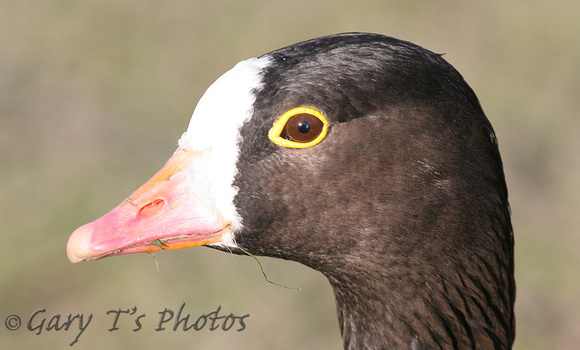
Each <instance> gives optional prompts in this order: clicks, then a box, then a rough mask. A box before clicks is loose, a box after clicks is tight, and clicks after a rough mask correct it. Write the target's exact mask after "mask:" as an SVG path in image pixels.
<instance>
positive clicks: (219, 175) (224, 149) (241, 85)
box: [178, 57, 272, 247]
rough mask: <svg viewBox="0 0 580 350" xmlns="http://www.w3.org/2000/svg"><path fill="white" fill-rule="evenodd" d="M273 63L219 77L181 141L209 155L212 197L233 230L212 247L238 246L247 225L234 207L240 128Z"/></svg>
mask: <svg viewBox="0 0 580 350" xmlns="http://www.w3.org/2000/svg"><path fill="white" fill-rule="evenodd" d="M271 62H272V61H271V59H270V58H269V57H262V58H251V59H248V60H245V61H241V62H239V63H238V64H236V65H235V66H234V67H233V68H232V69H231V70H229V71H227V72H226V73H224V74H223V75H222V76H221V77H219V78H218V79H217V80H216V81H215V82H214V83H213V84H212V85H211V86H210V87H209V88H208V89H207V90H206V92H205V93H204V94H203V96H202V97H201V99H200V100H199V102H198V104H197V106H196V107H195V110H194V111H193V115H192V116H191V120H190V122H189V126H188V128H187V131H186V132H185V133H183V135H182V136H181V138H180V139H179V142H178V146H179V147H180V148H184V149H189V150H193V151H203V152H204V153H205V152H208V154H209V156H208V157H207V158H206V159H207V160H208V161H207V163H206V164H205V165H204V167H203V168H204V170H205V174H204V175H205V176H207V178H208V179H209V180H210V185H209V189H208V190H209V195H210V197H211V199H212V200H213V201H214V207H215V208H216V210H217V211H218V212H219V213H220V214H221V215H222V216H223V218H224V219H225V220H226V221H228V222H230V223H231V225H232V227H233V229H232V230H230V231H229V232H227V233H226V234H224V235H223V236H222V241H221V242H218V243H214V244H212V245H217V246H223V247H236V246H237V245H236V243H235V234H236V232H237V231H239V230H240V229H241V228H242V225H243V223H242V218H241V217H240V215H239V213H238V211H237V210H236V207H235V205H234V198H235V196H236V194H237V193H238V188H236V187H235V186H234V178H235V176H236V174H237V171H238V170H237V160H238V155H239V151H240V150H239V144H240V142H241V138H242V136H241V134H240V129H241V127H242V126H243V125H244V123H245V122H246V121H247V120H249V119H250V118H251V117H252V115H253V113H254V109H253V105H254V102H255V100H256V95H255V92H256V91H257V90H258V89H259V88H260V87H261V86H262V85H263V80H262V77H263V72H264V69H265V68H266V67H268V66H269V65H270V64H271Z"/></svg>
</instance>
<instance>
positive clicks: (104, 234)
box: [67, 148, 230, 263]
mask: <svg viewBox="0 0 580 350" xmlns="http://www.w3.org/2000/svg"><path fill="white" fill-rule="evenodd" d="M206 153H207V152H197V151H192V150H187V149H183V148H178V149H177V151H176V152H175V153H174V154H173V156H172V157H171V158H170V159H169V160H168V161H167V163H166V164H165V166H164V167H163V168H162V169H161V170H159V172H158V173H157V174H155V175H154V176H153V177H152V178H151V179H150V180H149V181H147V183H145V184H144V185H143V186H141V188H139V189H138V190H137V191H135V193H133V194H132V195H131V196H130V197H129V198H127V199H126V200H124V201H123V202H122V203H121V204H119V205H118V206H117V207H116V208H114V209H113V210H111V211H110V212H109V213H107V214H106V215H104V216H103V217H101V218H99V219H97V220H95V221H93V222H91V223H88V224H86V225H84V226H82V227H80V228H78V229H77V230H76V231H74V232H73V234H72V235H71V236H70V238H69V240H68V245H67V255H68V258H69V260H70V261H71V262H73V263H76V262H79V261H84V260H96V259H101V258H104V257H107V256H113V255H122V254H130V253H141V252H155V251H160V250H163V249H180V248H186V247H193V246H199V245H205V244H208V243H216V242H219V241H221V239H222V235H223V234H224V233H226V232H228V231H229V230H230V223H229V222H226V220H224V218H223V217H222V215H221V214H220V213H219V212H218V211H217V210H216V208H215V207H214V206H213V205H212V203H213V201H212V198H210V195H209V193H210V191H209V188H210V179H208V177H207V176H205V175H204V174H205V172H204V170H205V168H206V164H207V158H208V155H207V154H206Z"/></svg>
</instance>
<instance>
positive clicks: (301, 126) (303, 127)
mask: <svg viewBox="0 0 580 350" xmlns="http://www.w3.org/2000/svg"><path fill="white" fill-rule="evenodd" d="M298 131H300V132H301V133H303V134H307V133H308V132H309V131H310V124H308V122H307V121H302V122H300V123H298Z"/></svg>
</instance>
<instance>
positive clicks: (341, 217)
mask: <svg viewBox="0 0 580 350" xmlns="http://www.w3.org/2000/svg"><path fill="white" fill-rule="evenodd" d="M200 245H206V246H208V247H211V248H215V249H219V250H224V251H228V252H233V253H238V254H243V253H242V250H241V249H243V250H246V251H248V252H251V253H252V254H255V255H264V256H271V257H278V258H282V259H288V260H294V261H297V262H300V263H302V264H304V265H307V266H309V267H311V268H313V269H316V270H318V271H320V272H322V273H323V274H324V275H325V276H326V277H327V278H328V280H329V281H330V283H331V285H332V287H333V290H334V293H335V297H336V302H337V309H338V317H339V324H340V326H341V331H342V335H343V340H344V345H345V348H351V349H362V348H412V349H423V348H424V349H431V348H473V349H492V348H493V349H508V348H510V347H511V344H512V343H513V340H514V332H515V331H514V322H515V321H514V314H513V303H514V298H515V282H514V278H513V234H512V228H511V223H510V214H509V205H508V200H507V189H506V185H505V180H504V174H503V170H502V162H501V158H500V155H499V151H498V145H497V140H496V137H495V134H494V131H493V129H492V126H491V124H490V123H489V121H488V119H487V118H486V116H485V114H484V112H483V110H482V108H481V106H480V104H479V102H478V99H477V97H476V95H475V94H474V92H473V91H472V90H471V88H470V87H469V86H468V85H467V84H466V82H465V81H464V79H463V78H462V77H461V75H460V74H459V73H458V72H457V71H456V70H455V69H454V68H453V67H452V66H451V65H450V64H449V63H447V62H446V61H445V60H444V59H443V58H442V57H441V56H440V55H438V54H435V53H432V52H430V51H428V50H425V49H423V48H421V47H419V46H416V45H414V44H411V43H408V42H405V41H401V40H397V39H394V38H390V37H385V36H381V35H376V34H364V33H350V34H340V35H332V36H328V37H323V38H318V39H313V40H310V41H306V42H302V43H298V44H295V45H292V46H289V47H286V48H283V49H280V50H276V51H273V52H270V53H268V54H265V55H263V56H260V57H257V58H252V59H249V60H246V61H242V62H240V63H239V64H237V65H236V66H235V67H234V68H232V69H231V70H230V71H228V72H226V73H225V74H224V75H223V76H221V77H220V78H219V79H218V80H217V81H216V82H215V83H214V84H213V85H211V86H210V87H209V89H208V90H207V91H206V93H205V94H204V95H203V97H202V98H201V100H200V101H199V103H198V105H197V107H196V109H195V111H194V113H193V116H192V118H191V121H190V124H189V127H188V129H187V131H186V132H185V133H184V134H183V135H182V137H181V139H180V140H179V146H178V148H177V150H176V151H175V153H174V154H173V156H172V157H171V158H170V159H169V161H168V162H167V164H166V165H165V166H164V167H163V168H162V169H161V170H160V171H159V172H158V173H157V174H156V175H154V176H153V177H152V178H151V180H149V181H148V182H147V183H146V184H144V185H143V186H142V187H141V188H139V189H138V190H137V191H136V192H134V193H133V194H132V195H131V196H129V197H128V198H127V199H126V200H125V201H123V202H122V203H121V204H119V206H117V207H116V208H114V209H113V210H112V211H111V212H109V213H108V214H106V215H104V216H103V217H101V218H100V219H97V220H95V221H93V222H91V223H89V224H86V225H84V226H82V227H80V228H79V229H77V230H76V231H75V232H74V233H73V234H72V235H71V237H70V239H69V242H68V246H67V253H68V257H69V259H70V260H71V261H72V262H79V261H84V260H96V259H100V258H104V257H109V256H115V255H122V254H128V253H136V252H153V251H159V250H164V249H179V248H185V247H192V246H200ZM240 248H241V249H240Z"/></svg>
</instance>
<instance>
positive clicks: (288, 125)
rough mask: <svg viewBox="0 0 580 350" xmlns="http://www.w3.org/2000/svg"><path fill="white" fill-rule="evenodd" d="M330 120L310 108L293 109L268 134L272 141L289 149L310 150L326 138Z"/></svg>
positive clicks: (283, 115) (279, 119)
mask: <svg viewBox="0 0 580 350" xmlns="http://www.w3.org/2000/svg"><path fill="white" fill-rule="evenodd" d="M327 132H328V120H327V119H326V117H325V116H324V114H322V113H321V112H319V111H317V110H316V109H314V108H310V107H297V108H293V109H291V110H289V111H287V112H286V113H284V114H282V116H281V117H280V118H278V120H277V121H276V122H275V123H274V125H273V126H272V129H270V132H269V133H268V138H269V139H270V141H272V142H274V143H275V144H277V145H280V146H284V147H289V148H308V147H312V146H314V145H317V144H319V143H320V141H322V140H323V139H324V138H325V137H326V133H327Z"/></svg>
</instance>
